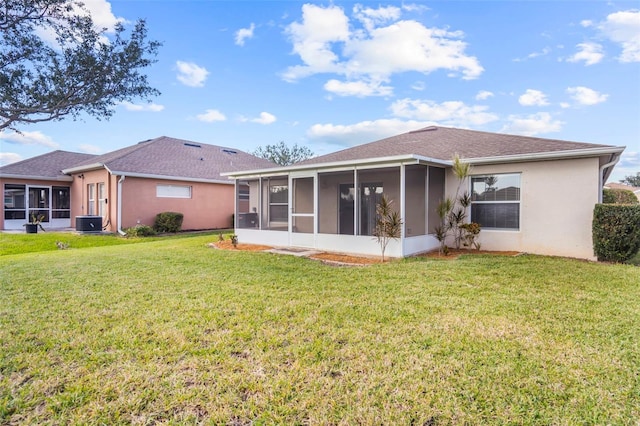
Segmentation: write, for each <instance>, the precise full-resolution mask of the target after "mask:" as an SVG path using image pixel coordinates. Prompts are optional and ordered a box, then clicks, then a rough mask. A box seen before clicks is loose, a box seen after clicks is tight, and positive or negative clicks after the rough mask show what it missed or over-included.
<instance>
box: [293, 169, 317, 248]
mask: <svg viewBox="0 0 640 426" xmlns="http://www.w3.org/2000/svg"><path fill="white" fill-rule="evenodd" d="M289 187H290V188H291V191H290V194H291V200H290V204H289V205H290V206H291V209H290V211H291V218H290V220H289V235H290V244H291V245H292V246H299V247H313V246H314V242H315V234H316V232H317V230H316V199H317V195H316V177H315V175H308V174H307V175H295V176H292V177H291V182H290V185H289Z"/></svg>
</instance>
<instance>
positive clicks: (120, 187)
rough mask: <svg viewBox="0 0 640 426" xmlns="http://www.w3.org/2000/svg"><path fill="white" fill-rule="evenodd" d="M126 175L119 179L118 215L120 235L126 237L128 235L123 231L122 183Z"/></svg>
mask: <svg viewBox="0 0 640 426" xmlns="http://www.w3.org/2000/svg"><path fill="white" fill-rule="evenodd" d="M125 177H126V176H125V175H122V176H120V179H118V206H117V208H118V212H117V214H116V217H117V220H118V234H120V235H126V234H127V233H126V232H124V231H123V230H122V183H123V182H124V179H125Z"/></svg>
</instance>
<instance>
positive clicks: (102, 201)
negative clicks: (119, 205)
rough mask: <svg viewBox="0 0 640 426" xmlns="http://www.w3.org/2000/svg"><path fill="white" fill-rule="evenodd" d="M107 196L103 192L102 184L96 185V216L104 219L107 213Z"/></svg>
mask: <svg viewBox="0 0 640 426" xmlns="http://www.w3.org/2000/svg"><path fill="white" fill-rule="evenodd" d="M106 207H107V196H106V193H105V191H104V183H99V184H98V216H102V217H104V216H105V214H106V211H107V208H106Z"/></svg>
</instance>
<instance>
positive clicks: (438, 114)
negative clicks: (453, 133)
mask: <svg viewBox="0 0 640 426" xmlns="http://www.w3.org/2000/svg"><path fill="white" fill-rule="evenodd" d="M487 110H488V107H486V106H482V105H466V104H465V103H464V102H460V101H447V102H442V103H436V102H434V101H431V100H419V99H401V100H398V101H396V102H394V103H393V104H392V105H391V111H392V113H393V115H394V116H396V117H400V118H408V119H416V120H420V121H430V122H435V123H439V124H441V125H445V126H456V127H468V126H479V125H482V124H486V123H490V122H492V121H496V120H497V119H498V116H497V115H496V114H493V113H490V112H488V111H487Z"/></svg>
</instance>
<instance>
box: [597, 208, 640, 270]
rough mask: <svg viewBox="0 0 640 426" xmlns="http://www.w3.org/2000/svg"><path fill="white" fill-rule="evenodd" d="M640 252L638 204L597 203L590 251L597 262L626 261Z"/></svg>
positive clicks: (639, 213)
mask: <svg viewBox="0 0 640 426" xmlns="http://www.w3.org/2000/svg"><path fill="white" fill-rule="evenodd" d="M639 249H640V205H638V204H635V205H628V204H626V205H625V204H596V207H595V209H594V212H593V250H594V252H595V255H596V257H597V258H598V260H601V261H608V262H625V261H627V260H629V259H631V258H632V257H633V256H635V255H636V253H638V250H639Z"/></svg>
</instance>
